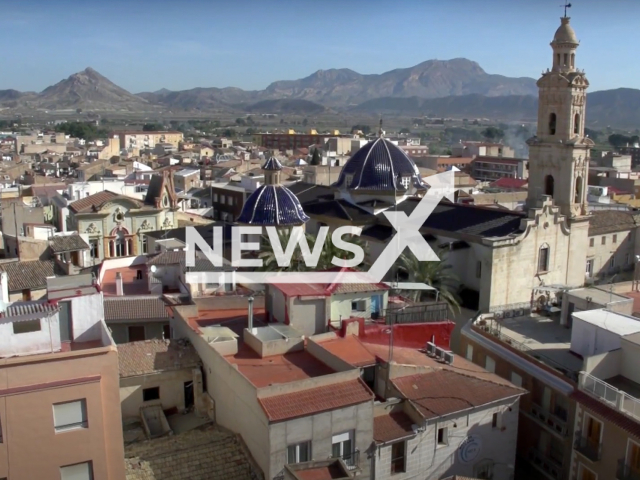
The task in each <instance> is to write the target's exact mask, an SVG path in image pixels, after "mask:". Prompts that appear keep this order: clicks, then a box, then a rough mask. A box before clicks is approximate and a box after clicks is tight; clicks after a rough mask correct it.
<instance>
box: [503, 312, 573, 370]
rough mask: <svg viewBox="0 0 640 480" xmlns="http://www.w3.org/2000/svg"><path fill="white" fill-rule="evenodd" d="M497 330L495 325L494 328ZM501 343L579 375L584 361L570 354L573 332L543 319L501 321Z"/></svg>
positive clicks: (534, 317) (539, 317)
mask: <svg viewBox="0 0 640 480" xmlns="http://www.w3.org/2000/svg"><path fill="white" fill-rule="evenodd" d="M494 328H495V325H494ZM497 328H498V330H499V332H500V335H501V337H502V338H501V340H503V341H506V342H508V341H509V340H511V341H512V343H511V346H512V347H514V348H516V349H518V350H523V351H525V352H527V353H530V354H531V355H532V356H533V357H534V358H536V359H538V360H540V361H541V362H543V363H545V364H547V365H549V366H550V367H552V368H555V369H558V370H560V369H561V368H564V369H568V370H571V371H573V372H579V371H580V370H581V369H582V358H581V357H580V356H578V355H576V354H574V353H571V351H570V350H571V329H569V328H566V327H564V326H561V325H560V324H559V323H558V322H556V321H554V320H552V319H550V318H547V317H542V316H535V315H531V316H524V317H516V318H505V319H503V320H500V326H498V327H497Z"/></svg>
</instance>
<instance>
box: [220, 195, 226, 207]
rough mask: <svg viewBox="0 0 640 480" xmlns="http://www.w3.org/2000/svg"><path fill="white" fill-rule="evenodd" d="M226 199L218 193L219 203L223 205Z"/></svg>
mask: <svg viewBox="0 0 640 480" xmlns="http://www.w3.org/2000/svg"><path fill="white" fill-rule="evenodd" d="M226 200H227V198H226V197H225V196H224V195H220V205H224V202H225V201H226Z"/></svg>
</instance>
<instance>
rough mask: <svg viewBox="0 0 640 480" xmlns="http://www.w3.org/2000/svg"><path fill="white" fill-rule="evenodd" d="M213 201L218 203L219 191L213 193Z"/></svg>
mask: <svg viewBox="0 0 640 480" xmlns="http://www.w3.org/2000/svg"><path fill="white" fill-rule="evenodd" d="M213 202H214V203H218V194H217V193H214V194H213Z"/></svg>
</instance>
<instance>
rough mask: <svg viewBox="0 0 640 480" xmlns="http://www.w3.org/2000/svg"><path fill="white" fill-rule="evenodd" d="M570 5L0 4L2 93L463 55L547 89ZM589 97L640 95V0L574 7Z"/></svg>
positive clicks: (593, 1) (388, 66) (429, 0)
mask: <svg viewBox="0 0 640 480" xmlns="http://www.w3.org/2000/svg"><path fill="white" fill-rule="evenodd" d="M561 3H563V2H562V1H561V0H510V1H507V0H415V1H414V0H387V1H384V2H383V1H380V0H368V1H363V0H343V1H337V0H259V1H258V0H233V1H224V2H221V1H219V0H195V1H194V0H183V1H180V2H176V1H175V0H172V1H167V0H129V1H122V0H107V1H104V0H100V1H97V0H11V1H7V0H0V44H1V45H2V56H1V57H0V89H5V88H15V89H17V90H22V91H26V90H35V91H40V90H42V89H44V88H45V87H47V86H49V85H52V84H54V83H56V82H58V81H60V80H61V79H63V78H66V77H67V76H69V75H70V74H72V73H74V72H77V71H80V70H83V69H84V68H86V67H88V66H91V67H93V68H94V69H96V70H97V71H99V72H100V73H102V74H103V75H105V76H106V77H108V78H109V79H111V80H112V81H114V82H115V83H117V84H118V85H120V86H122V87H123V88H126V89H127V90H130V91H132V92H134V93H137V92H140V91H154V90H158V89H160V88H163V87H165V88H169V89H171V90H181V89H188V88H194V87H226V86H235V87H240V88H244V89H262V88H265V87H266V86H267V85H268V84H269V83H271V82H272V81H275V80H289V79H297V78H302V77H305V76H307V75H309V74H311V73H313V72H315V71H316V70H318V69H329V68H351V69H353V70H355V71H357V72H360V73H382V72H384V71H388V70H392V69H394V68H401V67H409V66H413V65H415V64H417V63H420V62H422V61H425V60H429V59H434V58H437V59H441V60H444V59H450V58H456V57H466V58H469V59H471V60H475V61H477V62H478V63H479V64H480V65H481V66H482V67H483V68H484V69H485V70H486V71H487V72H489V73H499V74H503V75H508V76H529V77H534V78H537V77H538V76H539V75H540V73H541V71H542V70H543V69H545V68H546V67H547V66H550V63H551V49H550V47H549V42H550V41H551V39H552V37H553V33H554V31H555V29H556V28H557V26H558V24H559V17H560V16H561V15H562V9H561V8H560V7H559V5H560V4H561ZM572 3H573V8H572V9H571V10H570V16H571V17H572V20H571V22H572V25H573V26H574V28H575V30H576V32H577V35H578V38H579V39H580V41H581V47H580V49H579V50H578V55H577V58H576V64H577V66H578V67H579V68H584V69H585V70H586V71H587V75H588V78H589V80H590V82H591V86H592V88H591V90H592V91H594V90H603V89H609V88H617V87H632V88H640V62H638V61H637V60H636V59H637V46H638V45H640V29H638V18H639V17H640V0H575V1H573V2H572Z"/></svg>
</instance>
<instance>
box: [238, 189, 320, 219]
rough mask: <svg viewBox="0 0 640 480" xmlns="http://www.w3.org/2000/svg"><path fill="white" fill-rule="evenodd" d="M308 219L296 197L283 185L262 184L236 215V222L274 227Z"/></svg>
mask: <svg viewBox="0 0 640 480" xmlns="http://www.w3.org/2000/svg"><path fill="white" fill-rule="evenodd" d="M308 221H309V217H307V215H306V214H305V213H304V210H302V206H301V205H300V202H299V201H298V198H297V197H296V196H295V195H294V194H293V193H291V191H290V190H289V189H288V188H287V187H285V186H283V185H262V186H261V187H260V188H258V189H257V190H256V191H255V192H253V193H252V194H251V196H250V197H249V198H247V201H246V202H245V204H244V207H243V208H242V213H241V214H240V216H239V217H238V223H244V224H247V225H260V226H276V227H278V226H296V225H302V224H303V223H306V222H308Z"/></svg>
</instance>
